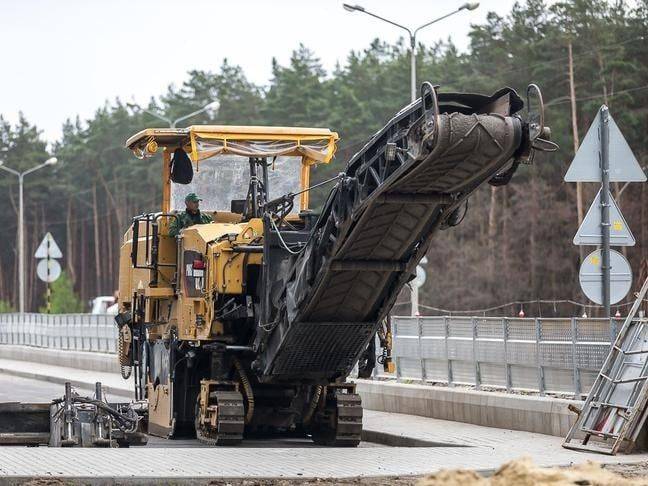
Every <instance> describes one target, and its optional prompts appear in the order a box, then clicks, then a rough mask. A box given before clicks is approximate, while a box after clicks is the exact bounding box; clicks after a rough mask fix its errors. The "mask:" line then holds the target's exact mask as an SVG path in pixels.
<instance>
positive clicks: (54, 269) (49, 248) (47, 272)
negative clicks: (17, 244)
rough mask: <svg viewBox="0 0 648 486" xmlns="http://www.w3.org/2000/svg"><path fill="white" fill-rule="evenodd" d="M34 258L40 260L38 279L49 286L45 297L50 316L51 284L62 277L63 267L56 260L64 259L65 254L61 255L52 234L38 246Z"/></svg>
mask: <svg viewBox="0 0 648 486" xmlns="http://www.w3.org/2000/svg"><path fill="white" fill-rule="evenodd" d="M34 257H35V258H38V259H40V261H39V262H38V265H37V266H36V274H37V275H38V278H40V279H41V280H42V281H43V282H45V283H46V284H47V293H46V294H45V295H46V300H47V313H48V314H49V313H50V312H51V310H52V289H51V287H50V284H51V283H52V282H54V281H55V280H56V279H57V278H59V277H60V276H61V265H59V262H58V261H57V260H55V259H56V258H62V257H63V253H61V249H60V248H59V247H58V245H57V244H56V241H54V237H53V236H52V234H51V233H47V234H46V235H45V237H44V238H43V241H41V244H40V245H38V248H37V249H36V253H34Z"/></svg>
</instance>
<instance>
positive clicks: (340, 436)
mask: <svg viewBox="0 0 648 486" xmlns="http://www.w3.org/2000/svg"><path fill="white" fill-rule="evenodd" d="M310 433H311V437H312V439H313V442H315V443H316V444H318V445H325V446H334V447H356V446H357V445H358V444H359V443H360V440H361V439H362V401H361V399H360V395H358V394H357V393H355V385H354V384H349V383H345V384H341V385H329V386H327V387H326V389H325V393H323V396H322V397H321V399H320V403H319V407H318V410H317V411H316V413H315V415H314V417H313V421H312V423H311V428H310Z"/></svg>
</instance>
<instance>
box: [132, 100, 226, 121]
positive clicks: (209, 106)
mask: <svg viewBox="0 0 648 486" xmlns="http://www.w3.org/2000/svg"><path fill="white" fill-rule="evenodd" d="M219 105H220V103H219V102H218V101H212V102H211V103H209V104H207V105H205V106H203V107H202V108H201V109H200V110H196V111H193V112H191V113H189V114H188V115H183V116H181V117H180V118H176V119H175V120H171V119H170V118H167V117H166V116H164V115H161V114H159V113H158V112H156V111H152V110H149V109H147V108H142V107H141V106H139V105H137V104H135V103H128V106H129V107H131V108H135V109H137V110H141V111H143V112H144V113H148V114H149V115H151V116H154V117H155V118H158V119H160V120H162V121H164V122H165V123H168V124H169V128H176V126H177V125H178V123H180V122H181V121H184V120H187V119H188V118H191V117H193V116H196V115H200V114H201V113H203V112H205V111H207V110H211V109H214V108H218V106H219Z"/></svg>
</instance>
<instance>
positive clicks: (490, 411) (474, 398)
mask: <svg viewBox="0 0 648 486" xmlns="http://www.w3.org/2000/svg"><path fill="white" fill-rule="evenodd" d="M356 383H357V390H358V393H359V394H360V395H361V396H362V403H363V406H364V407H365V408H367V409H369V410H378V411H382V412H395V413H403V414H407V415H419V416H422V417H431V418H436V419H442V420H451V421H454V422H465V423H469V424H475V425H483V426H486V427H495V428H501V429H512V430H523V431H527V432H537V433H540V434H548V435H555V436H558V437H565V435H567V432H568V431H569V428H570V427H571V425H572V423H573V422H574V421H575V420H576V415H575V414H573V413H572V412H570V411H569V410H568V409H567V406H568V405H569V404H574V405H577V406H582V403H583V402H581V401H579V400H566V399H561V398H551V397H541V396H529V395H514V394H508V393H502V392H490V391H489V392H483V391H477V390H471V389H461V388H447V387H440V386H432V385H411V384H404V383H393V382H386V381H371V380H357V381H356Z"/></svg>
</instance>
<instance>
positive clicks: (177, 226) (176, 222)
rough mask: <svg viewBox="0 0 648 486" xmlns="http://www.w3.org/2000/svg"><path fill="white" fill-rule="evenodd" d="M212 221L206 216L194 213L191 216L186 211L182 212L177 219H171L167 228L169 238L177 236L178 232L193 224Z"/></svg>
mask: <svg viewBox="0 0 648 486" xmlns="http://www.w3.org/2000/svg"><path fill="white" fill-rule="evenodd" d="M212 221H213V219H212V217H211V216H209V215H208V214H204V213H201V212H200V211H196V213H194V214H191V213H189V212H188V211H183V212H181V213H180V214H178V218H177V219H173V221H172V222H171V226H170V227H169V235H170V236H178V235H179V234H180V230H182V229H184V228H188V227H189V226H193V225H194V224H205V223H211V222H212Z"/></svg>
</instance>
